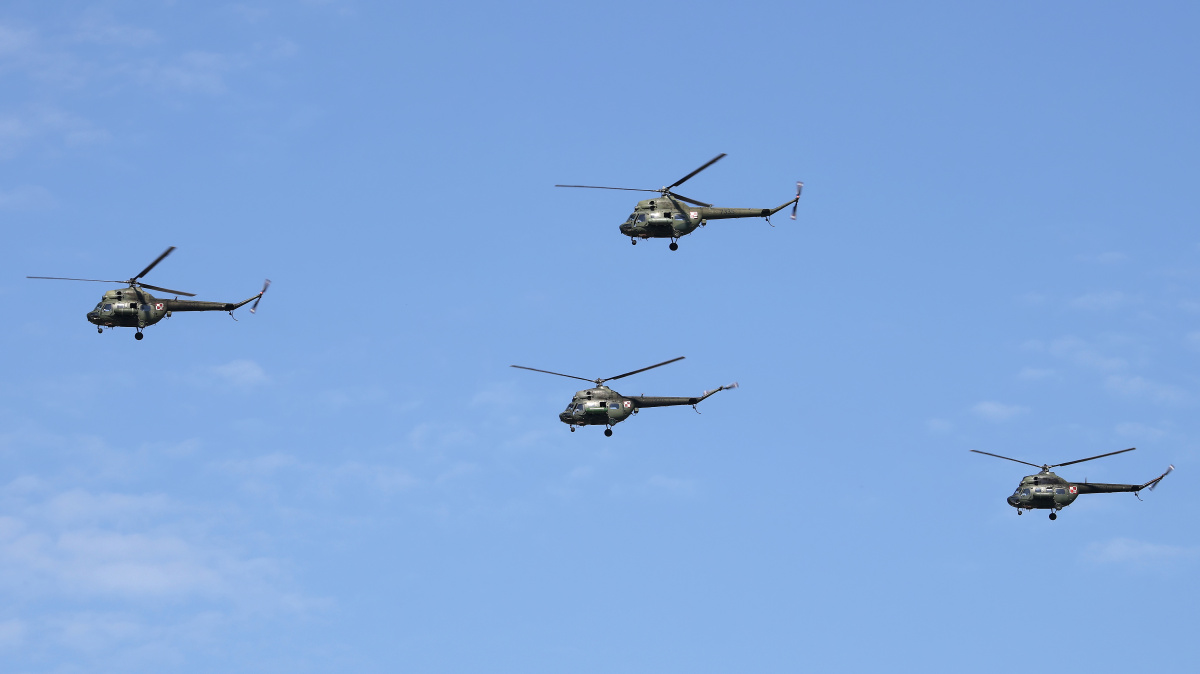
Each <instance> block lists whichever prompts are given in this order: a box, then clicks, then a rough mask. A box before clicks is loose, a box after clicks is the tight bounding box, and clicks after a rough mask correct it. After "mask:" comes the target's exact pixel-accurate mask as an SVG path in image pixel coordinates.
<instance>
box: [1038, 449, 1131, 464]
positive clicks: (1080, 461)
mask: <svg viewBox="0 0 1200 674" xmlns="http://www.w3.org/2000/svg"><path fill="white" fill-rule="evenodd" d="M1135 449H1137V447H1130V448H1129V449H1119V450H1117V451H1115V452H1109V453H1108V454H1098V455H1096V456H1089V457H1088V458H1086V459H1078V460H1075V461H1068V462H1066V463H1056V464H1054V465H1053V466H1050V467H1051V468H1058V467H1059V466H1069V465H1071V464H1073V463H1083V462H1084V461H1091V460H1092V459H1102V458H1104V457H1106V456H1112V455H1113V454H1124V453H1125V452H1132V451H1133V450H1135Z"/></svg>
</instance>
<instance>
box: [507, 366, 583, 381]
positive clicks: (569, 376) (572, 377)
mask: <svg viewBox="0 0 1200 674" xmlns="http://www.w3.org/2000/svg"><path fill="white" fill-rule="evenodd" d="M509 367H515V368H517V369H518V370H532V371H533V372H544V373H545V374H556V375H558V376H560V377H567V378H568V379H578V380H580V381H586V382H588V383H591V384H595V383H596V380H595V379H584V378H583V377H576V376H575V375H573V374H563V373H561V372H551V371H550V370H539V369H537V368H536V367H525V366H524V365H509ZM601 381H603V380H601Z"/></svg>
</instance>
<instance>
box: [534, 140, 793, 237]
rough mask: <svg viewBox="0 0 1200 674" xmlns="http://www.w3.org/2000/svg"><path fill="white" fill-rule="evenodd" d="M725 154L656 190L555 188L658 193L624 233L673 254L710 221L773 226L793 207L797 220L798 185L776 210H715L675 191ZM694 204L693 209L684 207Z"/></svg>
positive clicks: (636, 211) (633, 216)
mask: <svg viewBox="0 0 1200 674" xmlns="http://www.w3.org/2000/svg"><path fill="white" fill-rule="evenodd" d="M724 156H725V153H724V152H722V153H721V154H719V155H717V156H716V157H713V158H712V159H710V160H709V161H708V162H707V163H706V164H704V165H703V166H701V167H700V168H698V169H696V170H695V171H692V172H691V173H689V174H687V175H685V176H684V177H682V178H680V179H679V180H676V181H675V182H673V183H671V184H670V185H667V186H666V187H660V188H658V189H656V190H647V189H639V188H635V187H599V186H597V185H555V187H582V188H586V189H592V190H625V191H627V192H658V193H659V194H661V195H662V196H661V197H657V198H654V199H646V200H643V201H639V202H638V204H637V207H636V208H634V210H633V213H632V214H631V215H630V216H629V219H628V220H626V221H625V222H623V223H621V233H622V234H624V235H625V236H628V237H629V240H630V242H631V243H632V244H633V245H635V246H636V245H637V242H638V239H670V240H671V245H670V246H669V247H670V249H671V250H679V243H677V242H678V240H679V238H680V237H682V236H686V235H688V234H691V233H692V232H694V231H696V228H698V227H703V226H704V225H705V224H707V222H708V221H709V220H726V219H729V218H766V220H767V223H768V224H769V223H770V222H771V216H772V215H774V214H776V213H778V212H779V211H781V210H783V209H785V208H787V207H788V206H789V205H791V207H792V219H793V220H795V219H796V207H797V206H799V201H800V190H802V189H803V188H804V183H800V182H798V183H796V196H795V197H793V198H792V199H791V200H789V201H787V202H786V203H784V204H783V205H781V206H777V207H775V208H714V207H713V205H712V204H706V203H704V202H703V201H697V200H695V199H689V198H687V197H685V196H681V195H679V194H676V193H674V192H672V191H671V190H673V189H675V188H676V187H679V186H680V185H682V184H684V183H685V182H687V181H688V180H690V179H691V178H693V177H694V176H695V175H696V174H697V173H699V172H701V171H703V170H704V169H706V168H708V167H709V166H712V165H713V164H715V163H717V162H718V161H720V160H721V158H722V157H724ZM684 204H690V205H684Z"/></svg>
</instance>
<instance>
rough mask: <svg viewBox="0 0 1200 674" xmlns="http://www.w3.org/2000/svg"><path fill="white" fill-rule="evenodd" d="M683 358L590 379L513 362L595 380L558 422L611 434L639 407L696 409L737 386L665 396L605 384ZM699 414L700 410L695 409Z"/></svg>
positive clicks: (572, 376) (547, 371)
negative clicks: (632, 392)
mask: <svg viewBox="0 0 1200 674" xmlns="http://www.w3.org/2000/svg"><path fill="white" fill-rule="evenodd" d="M683 359H684V357H683V356H680V357H678V358H672V359H671V360H667V361H663V362H661V363H659V364H657V365H651V366H650V367H643V368H642V369H640V370H634V371H633V372H626V373H625V374H619V375H617V376H615V377H601V378H599V379H587V378H585V377H576V376H575V375H571V374H562V373H559V372H551V371H549V370H539V369H537V368H532V367H525V366H524V365H512V366H511V367H515V368H518V369H521V370H532V371H533V372H544V373H546V374H556V375H558V376H560V377H568V378H570V379H580V380H582V381H587V382H592V383H593V384H595V387H593V388H590V389H586V390H583V391H577V392H576V393H575V395H574V397H572V398H571V403H570V404H569V405H567V409H566V410H564V411H563V412H561V413H559V415H558V419H559V421H561V422H563V423H564V424H567V425H568V426H570V427H571V432H572V433H574V432H575V427H576V426H604V435H605V436H606V437H612V434H613V432H612V427H613V426H615V425H616V424H619V423H621V422H622V421H625V420H626V419H628V418H629V417H631V416H632V415H634V414H637V413H638V410H639V409H641V408H643V407H669V406H671V405H691V406H692V409H695V407H696V405H698V404H699V403H700V401H702V400H704V399H705V398H707V397H709V396H711V395H713V394H714V393H717V392H718V391H726V390H729V389H735V388H737V387H738V384H737V382H734V383H732V384H729V385H727V386H720V387H717V388H716V389H713V390H711V391H705V392H704V393H702V394H700V395H698V396H694V397H691V398H684V397H664V396H623V395H621V394H620V393H617V392H616V391H614V390H612V389H610V388H609V387H607V386H605V385H604V382H606V381H613V380H615V379H620V378H622V377H628V376H629V375H631V374H637V373H639V372H645V371H646V370H653V369H654V368H656V367H662V366H663V365H669V364H671V363H674V362H676V361H680V360H683ZM696 412H697V413H699V412H700V410H696Z"/></svg>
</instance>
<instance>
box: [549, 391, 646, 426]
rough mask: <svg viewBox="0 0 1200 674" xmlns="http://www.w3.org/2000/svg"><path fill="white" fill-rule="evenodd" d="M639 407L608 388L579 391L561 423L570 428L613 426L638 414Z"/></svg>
mask: <svg viewBox="0 0 1200 674" xmlns="http://www.w3.org/2000/svg"><path fill="white" fill-rule="evenodd" d="M637 409H638V408H637V405H636V404H635V403H634V402H633V401H632V400H630V399H629V398H626V397H624V396H622V395H621V394H620V393H617V392H616V391H614V390H612V389H610V388H608V387H607V386H597V387H595V388H590V389H587V390H585V391H579V392H577V393H576V394H575V396H574V397H573V398H571V403H570V404H569V405H567V409H565V410H563V411H562V412H561V413H560V414H559V415H558V419H559V421H561V422H563V423H564V424H567V425H568V426H613V425H616V424H619V423H621V422H622V421H625V420H626V419H628V418H629V417H630V416H631V415H633V414H636V413H637Z"/></svg>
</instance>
